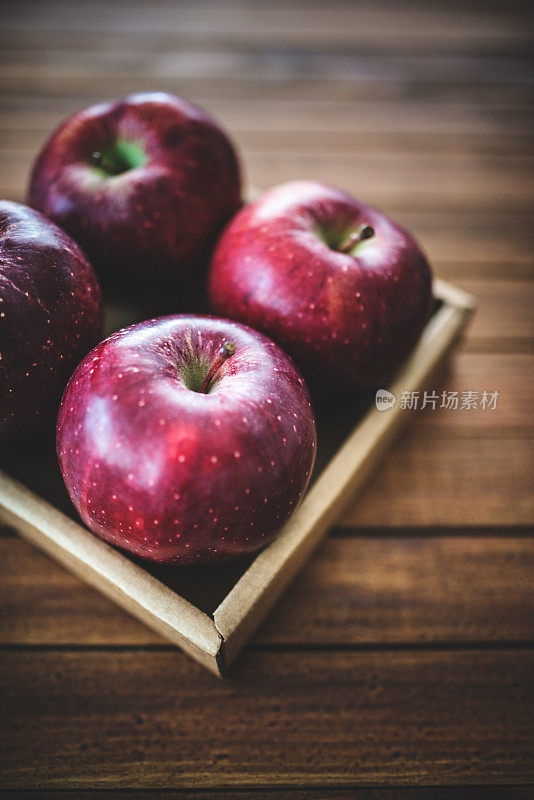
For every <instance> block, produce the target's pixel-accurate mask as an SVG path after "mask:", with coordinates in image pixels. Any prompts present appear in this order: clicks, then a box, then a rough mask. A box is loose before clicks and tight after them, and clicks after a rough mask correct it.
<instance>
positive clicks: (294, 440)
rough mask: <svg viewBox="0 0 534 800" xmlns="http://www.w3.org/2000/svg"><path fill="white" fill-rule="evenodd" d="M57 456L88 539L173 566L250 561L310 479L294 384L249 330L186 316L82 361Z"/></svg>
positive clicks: (309, 449)
mask: <svg viewBox="0 0 534 800" xmlns="http://www.w3.org/2000/svg"><path fill="white" fill-rule="evenodd" d="M57 452H58V457H59V463H60V466H61V471H62V473H63V478H64V480H65V484H66V486H67V489H68V491H69V494H70V496H71V499H72V501H73V503H74V505H75V506H76V508H77V509H78V511H79V513H80V515H81V516H82V518H83V520H84V521H85V522H86V524H87V525H88V526H89V528H90V529H91V530H92V531H93V532H94V533H96V534H97V535H98V536H100V537H101V538H103V539H106V540H107V541H109V542H112V543H113V544H115V545H118V546H119V547H122V548H125V549H126V550H129V551H131V552H133V553H136V554H137V555H139V556H142V557H144V558H147V559H152V560H154V561H159V562H167V563H170V562H174V563H178V564H189V563H206V562H210V561H222V560H226V559H229V558H232V557H235V556H239V555H242V554H244V553H249V552H252V551H254V550H257V549H258V548H259V547H261V546H262V545H264V544H266V543H267V542H268V541H269V540H270V539H272V538H273V536H274V534H275V533H276V531H277V530H278V529H279V528H280V527H281V526H282V525H283V524H284V522H285V521H286V520H287V519H288V517H289V516H290V515H291V513H292V512H293V511H294V510H295V508H296V507H297V505H298V503H299V500H300V499H301V497H302V495H303V493H304V491H305V489H306V486H307V484H308V480H309V477H310V472H311V470H312V466H313V462H314V455H315V424H314V418H313V413H312V410H311V407H310V402H309V397H308V392H307V389H306V386H305V384H304V382H303V380H302V378H301V377H300V375H299V373H298V372H297V371H296V369H295V367H294V366H293V364H292V362H291V361H290V360H289V358H288V357H287V356H286V355H285V353H283V351H282V350H280V348H279V347H278V346H277V345H275V344H274V343H273V342H271V341H270V340H269V339H267V338H266V337H265V336H263V335H262V334H260V333H258V332H257V331H254V330H252V329H251V328H247V327H245V326H243V325H239V324H237V323H234V322H229V321H227V320H219V319H215V318H211V317H198V316H172V317H162V318H160V319H153V320H150V321H148V322H142V323H139V324H137V325H133V326H131V327H129V328H125V329H124V330H122V331H119V332H118V333H115V334H113V335H112V336H110V337H109V338H108V339H106V340H105V341H103V342H102V343H101V344H99V345H98V346H97V347H96V348H95V349H94V350H93V351H92V352H91V353H89V355H88V356H87V357H86V358H85V359H84V360H83V361H82V363H81V364H80V366H79V367H78V369H77V370H76V372H75V373H74V375H73V377H72V379H71V381H70V383H69V385H68V387H67V390H66V392H65V394H64V396H63V401H62V404H61V409H60V413H59V418H58V426H57Z"/></svg>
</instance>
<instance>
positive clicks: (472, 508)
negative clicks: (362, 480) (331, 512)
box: [341, 428, 534, 527]
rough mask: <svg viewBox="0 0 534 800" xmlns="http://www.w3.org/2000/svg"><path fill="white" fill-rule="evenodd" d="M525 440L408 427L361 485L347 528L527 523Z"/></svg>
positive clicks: (530, 469)
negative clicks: (422, 435) (414, 432)
mask: <svg viewBox="0 0 534 800" xmlns="http://www.w3.org/2000/svg"><path fill="white" fill-rule="evenodd" d="M533 445H534V442H533V440H531V439H526V438H525V439H520V440H516V439H502V438H495V439H489V438H487V439H473V438H472V437H465V438H452V437H451V438H447V439H443V438H440V437H435V436H433V435H432V428H430V429H429V430H428V436H427V438H426V439H425V440H424V442H423V441H421V440H420V439H419V438H417V439H416V438H412V437H411V436H410V434H409V432H407V433H406V434H405V435H404V436H403V437H402V439H401V440H400V442H399V444H398V445H397V447H396V449H395V450H393V451H392V452H391V453H390V454H389V455H388V456H387V458H386V460H385V462H384V464H383V466H382V468H381V470H380V472H379V474H378V475H376V476H375V477H374V478H373V479H372V480H371V482H370V483H369V484H368V485H367V486H366V488H365V492H364V493H363V494H362V496H361V497H359V498H358V500H357V502H356V503H355V505H354V507H353V509H352V511H350V512H348V513H347V515H346V516H344V517H343V519H342V520H341V524H342V525H343V526H347V527H358V526H371V527H380V526H384V527H397V526H402V527H409V526H411V525H414V526H451V525H459V526H461V525H490V526H491V525H531V524H532V520H533V516H534V494H533V491H532V489H533V475H534V448H533Z"/></svg>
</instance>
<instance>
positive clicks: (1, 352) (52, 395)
mask: <svg viewBox="0 0 534 800" xmlns="http://www.w3.org/2000/svg"><path fill="white" fill-rule="evenodd" d="M101 329H102V302H101V295H100V287H99V285H98V281H97V279H96V276H95V273H94V272H93V269H92V267H91V265H90V264H89V262H88V261H87V258H86V257H85V255H84V254H83V253H82V251H81V250H80V248H79V247H78V245H77V244H76V243H75V242H73V240H72V239H71V238H70V236H67V234H66V233H65V232H64V231H62V230H61V229H60V228H58V227H57V225H54V223H52V222H50V220H48V219H46V218H45V217H44V216H43V215H42V214H39V213H38V212H37V211H34V210H33V209H31V208H26V206H23V205H19V204H18V203H10V202H7V201H5V200H4V201H0V442H5V441H7V440H8V439H12V438H14V437H16V436H18V435H21V434H24V433H29V432H31V431H32V430H34V429H35V428H36V427H37V426H38V424H39V423H40V422H41V421H42V422H44V421H45V420H46V418H47V416H48V415H50V417H51V418H53V417H54V416H55V413H56V412H57V407H58V405H59V400H60V397H61V392H62V391H63V389H64V388H65V384H66V383H67V380H68V378H69V376H70V375H71V373H72V370H73V369H74V367H75V366H76V365H77V364H78V363H79V361H80V359H81V358H82V357H83V356H84V355H85V354H86V353H87V351H88V350H90V349H91V347H93V345H94V344H95V343H96V342H97V341H98V339H99V338H100V334H101Z"/></svg>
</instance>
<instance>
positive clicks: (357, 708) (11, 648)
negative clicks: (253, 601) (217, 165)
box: [0, 0, 534, 800]
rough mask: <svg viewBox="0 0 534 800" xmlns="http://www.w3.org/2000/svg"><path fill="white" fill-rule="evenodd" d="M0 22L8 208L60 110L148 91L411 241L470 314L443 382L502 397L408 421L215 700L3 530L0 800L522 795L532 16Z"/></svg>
mask: <svg viewBox="0 0 534 800" xmlns="http://www.w3.org/2000/svg"><path fill="white" fill-rule="evenodd" d="M0 27H1V33H0V80H1V87H0V93H1V100H0V129H1V134H0V152H1V165H0V186H1V192H2V194H3V195H4V196H5V197H7V198H8V199H13V200H22V199H23V198H24V194H25V186H26V182H27V177H28V171H29V167H30V164H31V162H32V159H33V157H34V156H35V154H36V152H37V150H38V148H39V146H40V145H41V143H42V142H43V141H44V139H45V138H46V137H47V136H48V135H49V133H50V132H51V131H52V129H53V128H54V127H55V126H56V124H57V123H58V122H59V121H60V120H61V119H62V118H63V117H65V116H66V115H67V114H69V113H71V112H73V111H75V110H76V109H79V108H81V107H83V106H85V105H89V104H90V103H93V102H95V101H96V100H99V99H103V98H108V97H113V96H115V95H120V94H124V93H128V92H131V91H135V90H149V89H166V90H170V91H172V92H176V93H178V94H183V95H185V96H186V97H188V98H189V99H191V100H193V101H197V102H198V103H199V104H201V105H203V106H205V107H206V108H207V109H209V110H210V111H211V112H212V113H213V114H214V115H216V116H217V117H218V118H219V119H220V120H221V121H222V123H223V124H224V125H225V126H226V127H227V129H228V130H229V132H230V133H231V134H232V135H233V137H234V138H235V140H236V141H237V143H238V145H239V147H240V149H241V153H242V155H243V157H244V159H245V162H246V165H247V173H248V177H249V180H250V181H251V182H253V183H254V184H256V185H258V186H259V187H265V188H266V187H268V186H269V185H272V184H274V183H277V182H281V181H283V180H285V179H288V178H296V177H309V178H315V179H318V180H323V181H327V182H331V183H334V184H338V185H340V186H342V187H344V188H345V189H347V190H349V191H350V192H353V193H354V194H356V195H358V196H362V197H364V198H366V199H367V200H368V201H370V202H371V203H374V204H376V205H378V206H380V207H382V208H383V209H384V210H385V211H386V212H388V213H390V214H391V215H392V216H394V217H395V218H396V219H398V220H399V221H400V222H401V223H403V224H404V225H406V226H407V227H409V228H410V229H412V230H413V231H414V233H415V234H416V236H417V237H418V238H419V240H420V241H421V243H422V245H423V246H424V248H425V249H426V251H427V252H428V254H429V256H430V259H431V261H432V263H433V265H434V268H435V271H436V273H437V274H438V275H439V276H440V277H442V278H444V279H447V280H450V281H452V282H454V283H456V284H457V285H458V286H460V287H462V288H464V289H466V290H468V291H469V292H472V293H473V294H474V295H475V296H476V298H477V300H478V303H479V310H478V312H477V315H476V317H475V319H474V320H473V322H472V324H471V326H470V329H469V331H468V333H467V335H466V337H465V339H464V341H463V342H462V344H461V346H460V349H459V351H458V353H457V355H456V356H455V358H454V360H453V364H452V367H451V370H450V372H449V374H448V375H447V376H446V378H444V379H442V381H441V383H440V384H439V388H440V389H442V390H443V389H447V390H451V391H453V390H456V391H460V392H461V391H469V390H473V391H478V392H482V391H483V390H487V391H494V390H498V391H499V392H500V396H499V400H498V405H497V408H496V410H494V411H491V410H487V409H486V410H485V411H482V410H480V409H478V410H475V409H472V410H470V411H467V410H464V411H458V412H452V411H445V410H436V411H434V412H432V411H428V412H424V413H423V414H421V415H419V416H417V415H415V414H414V418H413V424H412V425H411V427H410V428H409V429H408V431H407V432H406V434H405V435H404V437H403V439H402V440H401V441H400V442H399V443H398V445H397V446H396V447H395V448H394V449H393V451H392V452H391V453H390V455H389V456H388V458H387V460H386V462H385V464H384V465H383V468H382V469H381V470H380V473H379V474H378V475H377V476H376V478H375V479H374V480H373V481H372V483H371V484H370V485H369V486H368V488H367V489H366V490H365V492H364V494H363V496H362V497H361V498H360V499H359V500H358V502H356V503H355V504H354V506H353V507H352V508H351V510H350V512H349V513H347V514H346V515H345V516H344V517H343V519H342V520H341V521H340V525H339V528H338V529H336V530H335V531H333V532H332V535H331V536H330V537H329V539H328V540H327V542H326V543H325V544H324V546H323V547H322V548H321V549H320V550H319V551H318V552H317V554H316V556H315V558H314V559H313V561H312V563H311V564H310V565H309V567H308V568H307V569H306V570H305V571H304V572H303V574H302V575H301V577H300V578H298V580H297V581H296V583H295V584H294V586H293V588H292V589H291V590H290V591H289V592H288V593H287V595H286V596H285V598H284V599H283V601H282V602H281V603H280V605H279V606H278V607H277V609H276V610H275V612H274V613H273V614H272V616H271V617H270V619H269V620H268V622H267V623H266V624H265V625H264V626H263V627H262V629H261V630H260V631H259V633H258V634H257V635H256V636H255V637H254V639H253V641H252V642H251V644H250V646H249V647H248V648H247V650H246V651H245V653H244V655H243V657H242V658H241V660H240V661H239V663H238V665H237V666H236V668H235V670H234V672H233V673H232V675H231V676H230V678H229V679H227V680H224V681H218V680H217V679H216V678H214V677H213V676H212V675H210V674H209V673H207V672H206V671H204V670H203V669H202V667H200V666H198V665H197V664H196V663H194V662H193V661H191V660H190V659H189V658H188V657H187V656H185V655H183V654H182V653H180V652H179V651H177V650H176V649H174V648H173V647H171V646H168V645H167V644H165V643H164V642H163V641H162V640H161V639H159V638H158V636H157V635H156V634H154V633H152V632H151V631H149V630H148V629H146V628H145V627H143V626H142V625H141V624H139V623H137V622H135V621H134V620H133V619H131V618H129V617H128V616H127V615H126V614H124V613H123V612H121V611H120V610H118V609H117V608H116V607H115V606H114V605H112V604H111V603H110V602H108V601H107V600H105V599H104V598H103V597H101V596H100V595H98V594H97V593H95V592H93V591H91V590H90V589H88V588H86V587H85V586H84V585H82V584H81V583H79V582H78V581H77V580H76V579H74V578H73V577H71V576H70V575H69V574H68V573H66V572H65V571H64V570H62V569H60V568H59V567H58V566H56V565H55V564H54V563H53V562H52V561H50V560H49V559H48V558H47V557H45V556H44V555H41V554H40V553H39V552H38V551H36V550H34V549H32V548H31V547H30V546H29V545H28V544H26V543H25V542H23V541H22V540H21V539H19V538H17V536H16V535H15V534H14V532H12V531H8V530H5V529H4V530H3V531H2V535H1V536H0V571H1V576H2V577H1V584H0V604H1V621H0V647H1V651H2V652H1V657H0V673H1V695H0V704H1V706H2V711H1V714H2V743H1V750H2V756H1V768H0V772H1V778H0V786H3V787H5V788H6V792H5V794H4V795H3V796H5V797H8V796H10V795H9V792H8V790H10V789H17V790H19V791H18V792H17V793H16V795H14V796H16V797H18V798H26V797H33V796H34V795H35V792H36V789H37V788H39V789H46V790H49V794H48V795H47V796H58V797H62V798H65V800H66V799H67V798H78V797H80V790H81V789H84V790H87V791H88V795H87V796H88V797H92V798H96V797H106V798H109V797H111V796H114V795H115V791H114V790H117V791H119V790H122V791H121V792H120V797H122V798H124V797H132V798H133V797H136V798H138V799H139V800H144V799H145V798H148V797H151V798H152V797H155V796H156V794H155V793H153V790H156V789H161V790H163V791H162V793H161V794H159V793H158V794H157V796H158V797H160V796H163V797H167V796H169V797H170V796H173V797H182V796H185V797H191V798H196V797H197V796H198V797H199V798H200V797H202V798H206V797H209V798H213V799H214V800H220V799H221V798H231V797H232V798H233V797H238V798H252V800H260V798H262V799H263V800H266V798H270V799H271V800H288V799H289V798H295V799H296V800H299V798H305V797H306V798H315V799H316V800H319V798H326V799H327V800H334V798H352V797H356V798H360V797H373V798H375V797H386V798H393V797H395V798H397V797H402V798H408V797H412V796H414V797H418V798H426V797H427V796H436V795H435V793H431V794H428V793H427V791H426V790H425V789H422V788H419V789H417V790H416V789H408V790H401V789H399V787H402V786H406V785H408V786H412V787H424V786H438V785H439V786H451V785H470V786H472V785H481V784H489V785H493V786H499V785H503V784H516V788H515V789H514V790H513V791H512V789H506V791H504V790H502V795H501V796H503V797H504V796H507V797H512V796H513V797H526V796H527V794H528V790H527V789H526V788H524V787H525V785H526V784H527V783H528V781H529V780H532V779H533V778H534V759H533V748H532V732H533V723H532V710H533V704H532V699H533V694H532V687H531V680H532V674H533V664H534V658H533V634H534V625H533V613H532V612H533V599H534V598H533V589H532V562H533V560H534V546H533V539H532V538H531V537H532V529H531V528H529V525H531V523H532V521H533V517H534V501H533V492H532V474H533V460H534V459H533V447H532V444H533V441H532V440H533V438H534V427H533V416H532V405H533V403H534V396H533V394H534V380H533V377H532V375H533V367H534V330H533V327H532V306H533V300H534V282H533V269H532V267H533V247H532V221H531V218H530V217H529V212H530V211H531V210H532V197H533V181H532V165H533V158H534V154H533V150H532V148H531V141H532V140H531V136H532V125H531V121H532V111H533V94H532V84H533V81H534V67H533V63H532V61H531V60H530V51H531V49H532V36H531V35H530V34H529V28H530V30H532V17H531V16H530V15H529V4H528V3H515V2H512V3H511V2H509V1H508V2H504V0H503V1H502V2H493V0H489V2H483V3H482V2H480V3H476V4H473V3H468V2H466V3H460V2H457V3H450V4H445V5H444V4H442V3H439V2H437V0H436V2H427V3H424V2H413V1H412V0H410V2H403V3H395V2H393V0H378V2H377V1H376V0H365V1H364V2H361V3H357V4H351V3H349V2H336V3H328V2H323V3H320V2H313V1H312V0H296V1H295V2H289V3H288V2H284V0H274V2H269V3H267V2H263V3H262V2H261V0H245V1H244V2H239V1H238V0H236V1H235V2H216V0H211V2H187V3H174V2H172V0H151V2H130V3H128V5H127V7H126V4H121V3H119V2H116V3H110V2H99V1H98V2H87V0H73V2H68V0H50V1H47V2H38V1H37V0H35V1H34V2H33V3H27V2H11V3H4V4H3V5H2V13H1V18H0ZM371 787H374V788H371ZM386 787H389V788H386ZM521 787H523V788H521ZM22 790H25V791H22ZM105 790H107V791H105ZM134 790H137V791H136V792H134ZM167 793H168V794H167ZM438 794H439V796H441V793H438ZM456 796H457V795H456ZM487 796H489V792H488V790H486V789H485V790H483V791H481V792H480V797H487ZM83 797H86V794H85V793H84V794H83Z"/></svg>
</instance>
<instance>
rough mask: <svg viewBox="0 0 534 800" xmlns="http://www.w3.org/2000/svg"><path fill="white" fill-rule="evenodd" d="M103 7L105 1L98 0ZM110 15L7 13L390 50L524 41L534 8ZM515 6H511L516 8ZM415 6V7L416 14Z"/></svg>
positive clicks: (118, 11) (76, 9)
mask: <svg viewBox="0 0 534 800" xmlns="http://www.w3.org/2000/svg"><path fill="white" fill-rule="evenodd" d="M96 5H97V7H98V6H99V5H100V4H98V3H97V4H96ZM105 8H106V13H105V14H93V13H92V9H91V8H88V7H87V6H86V5H84V4H83V2H72V3H67V2H57V1H56V2H51V1H50V0H49V2H48V3H47V4H46V6H45V7H43V6H42V4H41V3H39V2H36V0H34V2H27V3H24V5H22V6H19V5H12V6H10V7H9V8H8V13H6V14H5V22H4V25H5V29H6V30H8V31H11V30H13V31H24V32H27V31H36V32H39V33H40V34H41V35H46V34H47V33H48V32H49V31H54V30H57V29H58V28H60V29H61V30H62V31H64V32H67V31H68V32H69V33H71V34H76V33H77V34H80V33H83V32H87V33H89V34H90V35H92V36H97V35H98V34H100V33H104V34H105V33H107V32H112V33H115V34H120V35H121V36H124V35H125V34H126V35H128V34H131V33H134V34H135V33H137V34H140V33H142V34H143V35H144V36H151V35H153V34H154V33H156V34H161V33H164V32H168V30H169V27H171V28H175V29H177V30H180V31H181V33H182V35H183V36H184V38H185V37H187V38H189V39H191V38H193V39H195V38H198V36H202V37H205V36H206V35H207V34H210V35H211V36H212V37H214V38H216V39H218V38H227V39H230V41H233V42H236V43H240V42H242V41H246V42H251V43H253V44H254V45H256V46H258V45H259V46H265V44H266V43H268V42H272V43H273V44H276V45H278V46H281V45H284V44H287V43H288V42H294V43H297V44H300V45H303V44H312V45H313V46H314V47H316V48H317V47H318V46H319V47H320V46H321V45H323V44H324V43H328V44H330V45H337V46H338V47H339V46H343V45H346V46H355V45H360V46H362V45H368V46H369V45H374V46H377V45H378V44H381V45H383V46H386V47H388V48H389V49H392V50H394V51H395V50H398V49H402V48H404V49H405V50H406V49H409V48H418V49H420V50H423V51H428V50H429V49H431V50H432V49H434V48H435V49H438V50H442V49H443V50H446V51H451V50H455V49H457V48H462V49H465V50H475V51H476V50H477V49H478V48H484V47H485V48H488V49H490V48H492V49H493V50H496V49H497V48H500V49H501V50H503V49H505V48H506V46H507V45H508V46H509V47H510V48H512V47H514V46H515V47H518V46H519V45H521V44H525V45H526V44H528V43H529V41H530V40H531V37H530V34H529V29H528V27H525V22H528V21H529V19H530V15H529V13H528V11H529V9H528V6H525V4H520V3H517V4H512V6H511V7H510V9H506V11H508V13H505V8H504V7H503V5H502V4H499V5H497V6H493V8H492V6H491V4H484V5H481V6H479V7H478V8H471V5H469V6H466V7H464V6H463V5H461V4H453V5H451V6H450V8H448V9H447V14H440V15H439V21H440V24H439V25H437V24H436V22H437V17H438V13H439V8H436V5H435V4H432V3H430V4H420V3H419V4H413V3H411V4H407V6H406V7H401V6H398V4H395V3H392V2H391V0H387V1H386V2H375V3H371V2H369V1H367V2H360V3H358V8H357V13H355V9H354V8H353V6H352V5H350V4H349V5H347V4H344V3H341V2H339V1H338V2H335V3H332V4H328V6H324V7H323V6H321V5H317V4H316V3H312V2H298V3H291V4H286V3H284V2H282V1H281V0H278V1H277V2H273V3H270V4H269V5H268V6H262V5H261V4H258V3H257V2H256V3H250V2H249V3H243V2H227V3H224V4H222V6H221V4H219V3H216V2H210V3H203V4H202V9H201V11H200V9H199V8H198V7H197V6H196V4H194V3H186V4H180V7H179V8H178V10H176V6H175V4H174V3H172V2H169V0H167V2H164V1H162V0H159V2H158V3H154V4H153V5H152V6H151V7H150V8H148V7H147V6H146V4H145V3H143V2H139V0H138V1H137V2H132V3H130V4H129V5H128V6H127V7H126V8H124V7H123V6H122V5H121V4H119V3H113V4H110V3H106V5H105ZM512 10H513V11H512ZM414 12H416V13H414Z"/></svg>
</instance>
